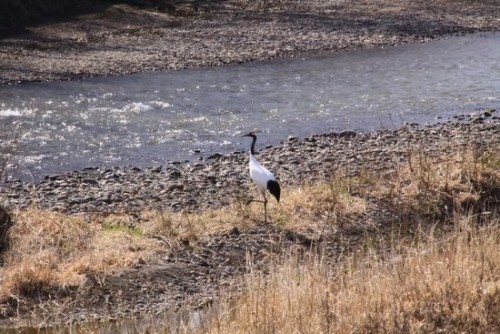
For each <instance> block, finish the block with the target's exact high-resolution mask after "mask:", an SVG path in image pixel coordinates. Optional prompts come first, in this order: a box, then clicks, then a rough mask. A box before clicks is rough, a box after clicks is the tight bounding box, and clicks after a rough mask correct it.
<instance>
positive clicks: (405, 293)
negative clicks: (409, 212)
mask: <svg viewBox="0 0 500 334" xmlns="http://www.w3.org/2000/svg"><path fill="white" fill-rule="evenodd" d="M499 223H500V221H499V220H498V219H496V220H494V221H491V222H490V224H489V225H488V226H486V227H480V228H477V227H474V223H473V220H472V219H470V217H464V218H463V219H462V220H460V221H457V225H456V230H455V231H454V233H453V234H452V235H450V236H449V238H448V239H447V240H445V241H441V242H438V241H437V240H434V241H432V242H425V243H421V244H417V245H413V246H412V247H409V248H408V247H403V246H402V247H401V248H399V249H397V250H394V252H393V254H392V257H391V258H390V260H388V261H383V262H382V261H380V260H379V258H378V257H377V256H374V255H373V254H370V253H367V254H364V255H352V256H350V257H348V258H347V259H346V261H345V262H344V263H342V264H341V265H338V266H330V265H328V259H324V258H321V257H312V258H311V259H309V261H306V262H305V263H304V262H300V261H298V260H297V258H296V257H291V258H290V259H289V260H288V261H287V262H286V263H285V264H284V265H282V266H278V267H275V268H274V269H273V270H271V274H270V275H267V276H264V275H262V274H261V273H257V272H256V273H252V274H250V275H249V276H248V277H247V281H246V286H245V288H244V292H243V293H242V294H241V295H239V296H238V297H236V298H235V299H231V298H229V299H228V300H226V301H225V302H223V303H222V305H221V306H220V307H219V309H220V310H222V311H220V312H219V314H218V316H216V317H213V318H211V319H210V321H209V322H208V323H207V324H206V325H205V327H204V328H203V329H202V330H199V331H196V332H204V333H234V334H237V333H438V332H444V333H494V332H498V331H500V318H499V317H498V314H500V257H499V256H498V254H500V233H499V232H500V227H499V225H498V224H499Z"/></svg>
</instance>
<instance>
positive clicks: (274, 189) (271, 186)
mask: <svg viewBox="0 0 500 334" xmlns="http://www.w3.org/2000/svg"><path fill="white" fill-rule="evenodd" d="M267 190H269V192H270V193H271V195H273V196H274V197H276V200H277V201H278V203H279V201H280V193H281V189H280V184H279V183H278V182H277V181H276V180H269V181H267Z"/></svg>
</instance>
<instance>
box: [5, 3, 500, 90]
mask: <svg viewBox="0 0 500 334" xmlns="http://www.w3.org/2000/svg"><path fill="white" fill-rule="evenodd" d="M177 3H178V5H177V7H176V8H177V9H176V10H175V11H173V12H162V11H156V10H153V9H139V8H137V7H133V6H130V5H123V4H120V5H113V6H108V7H104V8H102V10H101V11H98V12H94V13H91V14H86V15H82V16H79V17H77V18H72V19H70V20H67V21H59V22H52V23H45V24H40V25H37V26H33V27H27V28H25V29H23V30H20V31H19V30H18V31H15V32H10V33H4V37H3V38H2V39H1V40H0V66H1V71H0V83H16V82H24V81H45V80H70V79H75V78H85V77H90V76H101V75H121V74H127V73H133V72H142V71H155V70H167V69H182V68H191V67H199V66H217V65H222V64H228V63H241V62H248V61H260V60H267V59H270V58H274V57H279V56H285V55H297V54H300V53H305V52H321V51H327V50H339V49H345V48H360V47H375V46H387V45H395V44H399V43H406V42H413V41H425V40H427V39H432V38H436V37H441V36H446V35H448V34H455V33H469V32H474V31H494V30H498V29H499V28H500V22H499V19H498V18H499V17H500V6H499V5H498V3H497V2H496V1H471V0H469V1H467V0H465V1H452V0H442V1H424V0H421V1H406V0H396V1H385V0H383V1H377V2H372V1H354V2H353V1H329V2H325V1H317V0H312V1H271V2H261V1H257V2H255V1H237V0H234V1H213V2H212V1H206V2H201V5H200V6H197V7H196V8H194V7H193V2H187V1H186V2H184V1H177Z"/></svg>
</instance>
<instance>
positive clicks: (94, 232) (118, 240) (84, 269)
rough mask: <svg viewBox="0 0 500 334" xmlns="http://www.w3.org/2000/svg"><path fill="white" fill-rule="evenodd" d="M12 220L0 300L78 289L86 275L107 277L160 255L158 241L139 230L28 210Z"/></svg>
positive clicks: (104, 220)
mask: <svg viewBox="0 0 500 334" xmlns="http://www.w3.org/2000/svg"><path fill="white" fill-rule="evenodd" d="M13 219H14V221H15V224H14V226H13V227H12V228H11V230H10V231H9V234H10V243H11V244H10V249H9V250H8V251H7V252H6V254H5V256H4V260H5V263H4V266H3V267H1V268H0V299H1V298H5V297H8V296H18V295H23V296H33V295H37V294H39V293H43V292H50V291H52V289H56V290H57V289H63V288H66V287H72V286H78V285H79V284H81V283H82V282H83V281H84V280H85V277H86V275H87V274H89V273H96V272H98V273H109V272H111V271H112V270H113V269H115V268H120V267H126V266H130V265H132V264H135V263H137V262H138V261H141V260H146V259H147V258H149V257H151V256H153V254H155V253H157V252H159V251H161V248H160V244H159V242H158V241H156V240H154V239H148V238H142V237H141V235H140V233H139V231H137V230H134V229H128V228H124V227H121V226H120V225H106V223H107V219H108V218H101V220H97V221H86V219H84V218H83V217H76V216H67V215H64V214H60V213H56V212H48V211H42V210H38V209H33V208H32V209H28V210H23V211H22V212H15V213H14V215H13Z"/></svg>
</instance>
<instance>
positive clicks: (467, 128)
mask: <svg viewBox="0 0 500 334" xmlns="http://www.w3.org/2000/svg"><path fill="white" fill-rule="evenodd" d="M495 145H496V146H497V147H498V145H500V128H499V117H498V112H496V111H487V112H485V113H484V114H480V115H475V116H468V117H467V116H460V117H458V118H457V119H454V120H453V121H450V122H446V123H437V124H434V125H430V126H423V127H422V126H416V125H413V126H410V125H409V126H406V127H403V128H401V129H397V130H382V131H376V132H372V133H365V134H357V133H355V132H352V131H344V132H341V133H329V134H323V135H314V136H310V137H306V138H300V139H299V138H288V139H286V140H285V141H284V142H283V143H282V144H281V145H279V146H276V147H268V148H261V149H260V151H259V152H258V153H257V158H258V159H259V161H260V162H261V163H262V164H263V165H265V166H267V168H268V169H270V170H271V171H273V172H274V174H275V176H276V177H277V178H278V180H279V182H280V183H281V186H282V188H283V189H284V191H286V189H287V188H290V187H293V186H295V185H300V184H304V183H311V182H315V181H318V180H328V179H331V178H333V177H334V175H335V174H336V173H342V174H344V175H345V174H356V173H359V172H361V171H363V170H370V171H380V173H385V172H389V171H392V170H395V169H396V168H398V167H399V166H400V165H401V163H405V162H406V161H407V159H408V154H410V153H411V152H413V153H423V154H425V155H428V156H439V155H440V154H442V153H443V152H446V153H451V152H459V151H461V150H463V149H464V148H465V147H469V148H473V149H475V150H480V149H481V148H482V147H487V148H491V147H495ZM257 147H258V141H257ZM247 163H248V156H247V154H246V153H245V152H233V153H232V154H229V155H221V154H213V155H212V156H209V157H208V159H207V160H206V161H201V162H172V163H168V164H167V165H164V166H154V167H150V168H145V169H140V168H137V167H115V168H99V167H91V168H85V169H83V170H81V171H75V172H69V173H66V174H60V175H48V176H46V177H45V178H44V179H43V180H42V181H40V182H36V183H29V182H21V181H19V180H15V181H11V182H8V183H7V184H6V185H5V186H4V187H3V189H2V190H1V191H0V196H1V197H3V204H4V206H5V207H6V208H14V207H18V208H23V207H27V206H30V205H36V206H38V207H40V208H43V209H48V210H56V211H61V212H65V213H70V214H77V213H129V214H134V213H139V212H140V211H142V210H159V211H171V212H176V211H181V210H184V211H186V212H201V211H204V210H207V209H214V208H219V207H221V206H224V205H228V204H230V203H231V202H233V201H238V200H240V201H245V200H246V199H247V198H249V197H252V196H258V193H257V191H256V189H255V187H254V186H253V185H252V183H251V182H250V178H249V175H248V170H247V169H248V166H247Z"/></svg>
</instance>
